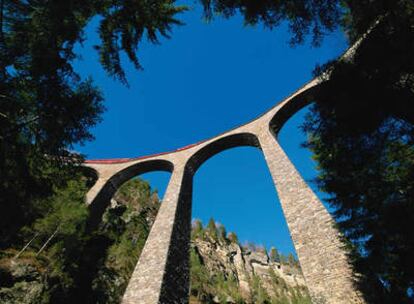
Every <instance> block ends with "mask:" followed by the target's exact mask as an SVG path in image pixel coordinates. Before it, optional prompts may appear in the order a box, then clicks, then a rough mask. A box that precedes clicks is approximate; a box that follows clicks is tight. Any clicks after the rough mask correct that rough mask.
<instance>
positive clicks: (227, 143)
mask: <svg viewBox="0 0 414 304" xmlns="http://www.w3.org/2000/svg"><path fill="white" fill-rule="evenodd" d="M245 146H248V147H257V148H259V149H260V144H259V139H258V138H257V136H256V135H255V134H253V133H247V132H243V133H236V134H231V135H227V136H224V137H221V138H219V139H217V140H215V141H213V142H211V143H209V144H208V145H206V146H204V147H202V148H200V149H199V150H198V151H197V152H195V153H194V154H193V155H192V156H191V157H190V159H189V160H188V161H187V163H186V171H187V173H191V175H194V174H195V172H196V171H197V170H198V168H200V167H201V165H202V164H203V163H205V162H206V161H207V160H208V159H209V158H211V157H213V156H214V155H217V154H219V153H220V152H223V151H225V150H228V149H231V148H236V147H245Z"/></svg>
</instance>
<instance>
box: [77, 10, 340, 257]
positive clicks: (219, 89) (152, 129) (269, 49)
mask: <svg viewBox="0 0 414 304" xmlns="http://www.w3.org/2000/svg"><path fill="white" fill-rule="evenodd" d="M181 20H183V21H184V22H185V23H186V25H185V26H181V27H175V28H174V30H173V32H172V34H171V39H161V43H160V45H155V46H154V45H151V44H149V43H147V42H144V43H143V44H142V45H141V47H140V50H139V52H138V53H139V57H140V59H141V63H142V65H143V67H144V71H136V70H134V68H133V67H132V65H130V64H129V63H128V62H127V61H124V67H125V69H126V71H127V76H128V79H129V82H130V88H127V87H125V86H123V85H122V84H120V83H119V82H116V81H115V80H113V79H111V78H109V77H108V76H107V75H106V74H105V72H104V71H103V69H102V68H101V66H100V65H99V63H98V58H97V54H96V52H95V51H94V50H93V49H92V45H94V44H96V43H97V41H98V40H97V39H98V38H97V34H96V33H95V30H96V25H97V22H92V23H91V25H90V26H89V27H88V29H87V33H86V34H87V41H86V42H85V43H84V45H83V47H79V48H78V50H79V53H81V54H82V60H78V61H77V62H76V68H77V70H78V71H79V72H80V73H81V75H83V76H88V75H91V76H92V77H93V78H94V80H95V82H96V84H97V85H98V86H99V87H101V89H102V91H103V93H104V96H105V99H106V103H105V105H106V107H107V111H106V113H105V114H104V116H103V118H104V121H103V122H102V123H101V124H99V125H98V126H97V127H96V128H94V129H93V134H94V135H95V137H96V140H95V141H93V142H89V143H87V144H86V145H85V146H78V147H76V150H78V151H80V152H82V153H84V154H86V156H87V157H88V158H90V159H96V158H118V157H135V156H141V155H146V154H152V153H158V152H163V151H169V150H173V149H176V148H179V147H182V146H185V145H188V144H191V143H194V142H197V141H200V140H203V139H206V138H209V137H212V136H214V135H216V134H218V133H221V132H223V131H225V130H227V129H229V128H233V127H235V126H238V125H240V124H243V123H245V122H247V121H248V120H251V119H253V118H255V117H257V116H258V115H260V114H261V113H263V112H264V111H266V110H267V109H269V108H270V107H271V106H273V105H274V104H276V103H277V102H279V101H280V100H282V99H283V98H284V97H286V96H287V95H289V94H290V93H292V92H293V91H295V90H296V89H298V88H299V87H300V86H301V85H303V84H304V83H305V82H306V81H308V80H310V79H311V72H312V70H313V68H314V67H315V65H316V64H317V63H324V62H326V61H327V60H328V59H332V58H335V57H337V56H338V55H339V54H341V53H342V52H343V51H344V50H345V48H346V40H345V38H344V36H343V34H342V33H340V32H336V33H334V34H332V35H330V36H329V37H327V38H326V39H325V40H324V43H323V45H322V47H320V48H312V47H311V46H310V45H309V44H305V45H303V46H297V47H295V48H291V47H289V45H288V43H287V41H288V39H289V34H288V32H287V29H286V27H283V26H282V27H280V28H278V29H275V30H273V31H269V30H266V29H264V28H263V27H262V26H257V27H244V26H243V21H242V18H241V17H235V18H232V19H231V20H223V19H216V20H215V21H213V22H211V23H209V24H208V23H206V22H204V21H203V20H202V13H201V10H200V8H199V7H195V8H194V9H193V10H191V11H189V12H186V13H184V14H182V15H181ZM305 112H306V110H305V111H302V112H300V113H299V114H297V115H296V116H295V117H293V118H292V119H291V120H290V121H289V122H288V123H287V125H286V126H285V127H284V129H283V130H282V132H281V135H280V141H281V143H282V146H283V147H284V148H285V150H286V152H287V153H288V155H289V157H290V158H291V160H292V161H293V163H294V164H295V165H296V166H297V168H298V170H299V171H300V172H301V173H302V175H303V176H304V177H305V179H307V180H310V179H312V178H313V177H314V176H315V175H316V171H315V169H314V163H313V162H312V160H311V159H310V153H309V152H308V151H306V150H304V149H302V148H300V143H301V142H303V141H304V140H305V137H304V135H303V134H302V133H301V132H300V130H299V129H298V126H299V125H300V124H301V122H302V121H303V115H304V113H305ZM144 178H146V179H147V180H149V181H150V182H151V184H152V185H153V187H155V188H157V189H159V192H160V194H161V195H162V194H163V193H164V190H165V187H166V185H167V182H168V178H169V174H167V173H150V174H146V175H145V176H144ZM193 217H194V218H200V219H202V221H203V222H204V223H207V221H208V219H209V218H210V217H214V218H215V219H216V220H217V221H218V222H221V223H223V224H225V226H226V228H227V230H228V231H235V232H236V233H237V234H238V236H239V239H240V240H241V241H242V242H243V241H246V240H249V241H253V242H255V243H257V244H262V245H264V246H266V247H270V246H272V245H275V246H276V247H278V248H279V249H280V250H281V251H282V252H284V253H288V252H293V250H294V249H293V246H292V243H291V240H290V237H289V234H288V230H287V227H286V223H285V220H284V218H283V215H282V211H281V209H280V206H279V202H278V200H277V197H276V192H275V189H274V186H273V184H272V181H271V179H270V174H269V172H268V170H267V168H266V164H265V162H264V159H263V157H262V154H261V151H259V150H257V149H255V148H247V147H246V148H235V149H231V150H228V151H225V152H223V153H221V154H219V155H217V156H215V157H213V158H211V159H210V160H209V161H207V162H206V163H205V164H204V165H203V166H202V167H201V168H200V169H199V171H198V172H197V174H196V176H195V181H194V196H193Z"/></svg>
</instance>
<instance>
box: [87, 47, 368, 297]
mask: <svg viewBox="0 0 414 304" xmlns="http://www.w3.org/2000/svg"><path fill="white" fill-rule="evenodd" d="M359 43H360V41H359V42H357V43H356V44H355V45H354V46H353V47H351V48H350V49H349V50H348V51H347V52H346V53H345V54H344V55H343V57H342V58H343V59H346V58H349V57H352V55H353V52H354V49H355V48H356V47H357V45H358V44H359ZM320 83H321V80H319V79H314V80H312V81H310V82H309V83H308V84H306V85H305V86H303V87H302V88H301V89H299V90H298V91H296V92H295V93H294V94H292V95H291V96H289V97H288V98H286V99H285V100H283V101H282V102H280V103H279V104H277V105H276V106H274V107H273V108H272V109H270V110H269V111H268V112H266V113H265V114H263V115H262V116H260V117H258V118H257V119H255V120H253V121H251V122H249V123H247V124H245V125H243V126H240V127H238V128H235V129H232V130H230V131H227V132H225V133H222V134H220V135H218V136H216V137H214V138H211V139H208V140H205V141H203V142H200V143H197V144H193V145H190V146H187V147H184V148H181V149H178V150H176V151H173V152H167V153H161V154H157V155H151V156H145V157H139V158H128V159H110V160H89V161H86V163H85V165H86V166H87V167H89V168H92V169H93V170H95V172H96V174H97V177H98V178H97V181H96V183H95V185H94V186H93V187H92V188H91V189H90V191H89V192H88V193H87V197H86V201H87V203H88V204H89V206H90V209H91V212H92V214H94V215H95V218H96V221H99V218H100V217H101V215H102V213H103V212H104V210H105V208H106V207H107V205H108V203H109V201H110V198H111V197H112V196H113V194H114V193H115V192H116V190H117V189H118V188H119V187H120V186H121V185H122V184H123V183H124V182H126V181H127V180H129V179H131V178H132V177H134V176H136V175H139V174H143V173H146V172H150V171H168V172H171V173H172V174H171V178H170V181H169V184H168V187H167V190H166V192H165V195H164V199H163V202H162V204H161V207H160V209H159V212H158V215H157V217H156V219H155V222H154V224H153V226H152V229H151V232H150V234H149V236H148V239H147V241H146V243H145V246H144V249H143V251H142V254H141V257H140V259H139V261H138V263H137V265H136V267H135V270H134V272H133V274H132V276H131V279H130V281H129V284H128V287H127V289H126V292H125V294H124V297H123V301H122V303H123V304H156V303H161V304H169V303H188V294H189V245H190V231H191V204H192V203H191V198H192V179H193V176H194V174H195V172H196V171H197V169H198V168H199V167H200V166H201V165H202V164H203V162H205V161H206V160H207V159H209V158H210V157H212V156H213V155H215V154H217V153H220V152H221V151H224V150H226V149H229V148H233V147H239V146H253V147H257V148H258V149H260V150H261V151H262V152H263V156H264V158H265V160H266V163H267V166H268V168H269V170H270V173H271V176H272V179H273V182H274V185H275V187H276V190H277V194H278V196H279V200H280V203H281V205H282V209H283V212H284V216H285V218H286V221H287V224H288V228H289V230H290V234H291V237H292V240H293V244H294V246H295V249H296V252H297V255H298V258H299V262H300V265H301V268H302V271H303V275H304V277H305V281H306V284H307V287H308V289H309V292H310V294H311V297H312V301H313V302H314V303H335V304H341V303H364V301H363V299H362V297H361V296H360V294H359V292H358V291H357V290H356V288H355V286H354V274H353V273H352V270H351V267H350V264H349V261H348V259H347V255H346V251H345V249H344V244H343V243H342V241H341V236H340V234H339V233H338V231H337V230H336V229H335V228H334V220H333V219H332V217H331V215H330V214H329V213H328V211H327V210H326V208H325V207H324V206H323V204H322V203H321V202H320V200H319V199H318V197H317V196H316V195H315V193H314V192H313V191H312V190H311V189H310V188H309V186H308V185H307V184H306V183H305V181H304V180H303V178H302V177H301V176H300V174H299V173H298V171H297V170H296V168H295V167H294V165H293V164H292V163H291V162H290V160H289V158H288V157H287V155H286V154H285V152H284V151H283V149H282V148H281V147H280V145H279V143H278V140H277V135H278V132H279V130H280V129H281V127H282V126H283V124H284V123H285V122H286V121H287V120H288V119H289V118H290V117H291V116H292V115H293V114H295V113H296V112H297V111H298V110H300V109H301V108H302V107H304V106H305V105H307V104H308V103H309V102H310V101H311V100H312V98H313V96H314V94H315V92H316V91H317V90H318V87H319V84H320ZM96 215H97V216H96ZM96 223H97V222H96Z"/></svg>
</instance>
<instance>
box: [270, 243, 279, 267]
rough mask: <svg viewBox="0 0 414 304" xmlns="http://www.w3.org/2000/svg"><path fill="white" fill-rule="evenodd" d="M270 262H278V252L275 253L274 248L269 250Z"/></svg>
mask: <svg viewBox="0 0 414 304" xmlns="http://www.w3.org/2000/svg"><path fill="white" fill-rule="evenodd" d="M270 260H271V261H272V262H277V263H279V262H280V256H279V252H278V251H277V249H276V248H275V247H272V248H271V249H270Z"/></svg>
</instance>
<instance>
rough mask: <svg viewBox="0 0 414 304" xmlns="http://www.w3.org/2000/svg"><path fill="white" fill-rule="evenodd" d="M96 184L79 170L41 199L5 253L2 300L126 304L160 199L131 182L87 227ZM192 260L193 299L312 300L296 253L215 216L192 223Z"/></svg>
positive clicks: (0, 259) (1, 256)
mask: <svg viewBox="0 0 414 304" xmlns="http://www.w3.org/2000/svg"><path fill="white" fill-rule="evenodd" d="M90 184H91V181H90V180H89V179H88V178H86V177H84V176H81V175H79V176H78V177H77V178H75V179H72V180H70V181H69V182H68V183H67V184H66V185H65V186H64V187H62V188H59V189H55V194H54V195H53V196H52V197H49V198H48V199H45V200H39V202H38V204H37V208H38V211H37V215H38V216H37V219H36V220H35V221H34V223H33V224H32V225H29V226H26V227H24V228H23V229H22V231H21V233H20V235H19V237H18V238H16V240H15V242H14V244H13V245H12V246H9V247H8V248H4V249H2V250H1V251H0V303H4V304H17V303H19V304H29V303H30V304H32V303H109V304H110V303H120V301H121V299H122V295H123V293H124V291H125V288H126V286H127V284H128V280H129V278H130V276H131V274H132V272H133V270H134V267H135V265H136V263H137V261H138V258H139V256H140V254H141V251H142V249H143V247H144V244H145V241H146V239H147V237H148V234H149V231H150V229H151V226H152V224H153V222H154V220H155V216H156V214H157V212H158V209H159V206H160V200H159V198H158V195H157V192H156V191H153V190H152V189H151V187H150V186H149V184H148V183H147V182H145V181H143V180H141V179H139V178H135V179H132V180H130V181H128V182H127V183H125V184H124V185H123V186H122V187H121V188H120V189H119V190H118V191H117V193H116V194H115V196H114V197H113V199H112V200H111V202H110V204H109V207H108V209H107V210H106V212H105V213H104V216H103V220H102V223H101V224H100V225H99V227H98V229H97V230H96V231H93V232H90V231H89V232H88V230H87V220H88V216H89V211H88V208H87V207H86V205H85V204H84V195H85V193H86V191H87V189H88V187H89V186H90ZM190 258H191V296H190V301H191V303H297V304H299V303H310V300H309V296H308V294H307V290H306V287H305V284H304V279H303V277H302V275H301V271H300V268H299V266H298V262H297V261H296V259H295V258H294V257H293V255H289V256H288V257H286V256H283V255H280V254H278V253H277V250H276V249H275V248H273V249H272V250H271V252H270V254H269V255H268V254H267V252H266V251H265V250H264V249H263V248H261V247H258V246H256V245H254V244H248V245H245V246H241V245H240V244H239V242H238V240H237V236H236V234H234V233H229V234H227V233H226V230H225V228H224V226H221V225H219V226H217V225H216V224H215V222H214V220H211V221H210V223H209V224H208V225H207V226H206V227H203V225H202V224H201V222H199V221H195V222H194V224H193V231H192V246H191V255H190Z"/></svg>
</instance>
